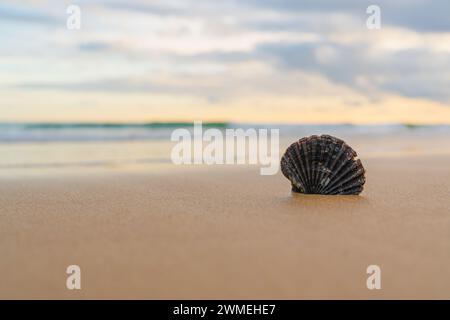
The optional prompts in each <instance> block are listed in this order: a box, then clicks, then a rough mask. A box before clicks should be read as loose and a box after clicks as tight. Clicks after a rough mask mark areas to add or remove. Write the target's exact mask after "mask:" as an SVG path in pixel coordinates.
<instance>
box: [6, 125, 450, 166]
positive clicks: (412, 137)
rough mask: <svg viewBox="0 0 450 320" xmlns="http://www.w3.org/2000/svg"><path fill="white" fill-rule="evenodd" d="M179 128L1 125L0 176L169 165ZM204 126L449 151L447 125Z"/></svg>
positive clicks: (384, 150) (380, 152)
mask: <svg viewBox="0 0 450 320" xmlns="http://www.w3.org/2000/svg"><path fill="white" fill-rule="evenodd" d="M178 128H186V129H188V130H191V131H192V129H193V123H171V122H167V123H161V122H155V123H143V124H135V123H127V124H125V123H120V124H119V123H117V124H115V123H1V124H0V153H1V154H2V157H0V174H1V173H10V174H22V173H24V172H31V171H35V172H36V171H38V172H43V171H48V170H52V171H55V170H56V172H60V171H61V169H82V170H84V169H87V168H103V169H105V168H106V169H114V170H116V169H124V168H132V167H139V168H149V169H152V168H153V169H154V168H158V165H162V164H170V163H171V159H170V153H171V149H172V147H173V146H174V145H175V144H176V143H175V142H171V141H170V137H171V134H172V132H173V131H174V130H175V129H178ZM203 128H204V130H206V129H207V128H218V129H219V130H226V129H237V128H242V129H244V130H245V129H249V128H255V129H279V132H280V153H282V152H283V151H284V149H285V148H286V147H287V146H288V145H289V144H290V143H292V142H293V141H295V140H297V139H299V138H301V137H304V136H308V135H312V134H331V135H334V136H337V137H339V138H342V139H344V140H345V141H346V142H347V143H349V144H350V145H351V146H352V147H353V148H354V149H355V150H356V151H357V152H358V154H359V156H360V158H364V157H377V156H383V157H386V156H393V157H394V156H405V155H408V156H409V155H438V154H449V153H450V125H423V126H417V125H405V124H386V125H351V124H339V125H323V124H315V125H311V124H298V125H292V124H249V123H245V124H241V123H224V122H216V123H203Z"/></svg>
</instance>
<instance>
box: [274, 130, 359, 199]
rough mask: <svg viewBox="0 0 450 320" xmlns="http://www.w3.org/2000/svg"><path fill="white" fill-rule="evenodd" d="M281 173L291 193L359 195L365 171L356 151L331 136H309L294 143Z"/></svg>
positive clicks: (289, 148) (282, 159)
mask: <svg viewBox="0 0 450 320" xmlns="http://www.w3.org/2000/svg"><path fill="white" fill-rule="evenodd" d="M281 171H282V173H283V175H284V176H285V177H286V178H288V179H289V180H290V181H291V184H292V191H294V192H300V193H311V194H333V195H336V194H360V193H361V191H362V190H363V186H364V183H365V181H366V179H365V176H364V174H365V170H364V167H363V165H362V163H361V161H360V160H359V159H357V154H356V152H355V151H354V150H353V149H352V148H351V147H350V146H349V145H347V144H346V143H345V142H344V141H342V140H341V139H338V138H335V137H333V136H330V135H321V136H316V135H313V136H310V137H306V138H302V139H300V140H298V141H296V142H294V143H293V144H291V145H290V146H289V147H288V148H287V150H286V152H285V153H284V155H283V157H282V158H281Z"/></svg>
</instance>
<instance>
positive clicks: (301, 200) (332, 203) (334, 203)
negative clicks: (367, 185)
mask: <svg viewBox="0 0 450 320" xmlns="http://www.w3.org/2000/svg"><path fill="white" fill-rule="evenodd" d="M280 203H281V205H282V206H285V207H286V209H288V212H292V211H293V210H294V212H297V211H296V210H301V212H305V211H306V212H314V213H324V212H333V213H334V212H335V211H343V212H352V213H358V212H359V209H364V208H367V207H368V206H369V205H370V199H369V198H368V197H366V196H364V195H319V194H302V193H296V192H291V193H289V194H287V195H286V196H284V197H282V198H281V199H280Z"/></svg>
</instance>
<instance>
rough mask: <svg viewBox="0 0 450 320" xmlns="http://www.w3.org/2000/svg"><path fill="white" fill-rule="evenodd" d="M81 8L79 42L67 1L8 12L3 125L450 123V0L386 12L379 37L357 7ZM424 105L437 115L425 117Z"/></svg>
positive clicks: (6, 7) (189, 3)
mask: <svg viewBox="0 0 450 320" xmlns="http://www.w3.org/2000/svg"><path fill="white" fill-rule="evenodd" d="M76 3H77V4H78V5H80V7H81V9H82V19H83V20H82V21H83V23H82V29H81V30H79V31H76V32H73V31H69V30H67V29H66V28H65V19H66V17H67V14H66V12H65V8H66V5H67V4H68V3H66V2H64V1H63V2H61V1H52V0H41V1H39V0H35V1H33V0H29V1H10V0H6V1H4V3H2V5H0V18H2V23H3V24H4V25H3V26H2V33H1V34H0V41H1V42H2V47H1V48H0V68H1V70H2V73H1V74H0V91H2V92H3V93H5V92H6V93H12V92H14V94H11V95H8V97H9V98H4V99H3V103H2V104H3V105H4V106H6V107H7V108H8V111H5V110H6V108H1V109H0V121H1V120H2V119H6V118H7V119H14V117H16V118H17V119H19V118H20V119H25V118H27V117H31V118H33V117H35V118H38V117H42V116H43V115H44V114H46V115H47V116H49V114H50V112H55V115H52V116H53V117H56V118H57V117H58V116H59V117H67V115H70V116H71V117H75V116H74V114H77V112H78V117H84V116H85V115H86V114H87V115H88V116H87V119H85V120H89V119H90V118H89V117H92V116H93V114H95V115H96V116H97V114H99V115H103V116H105V114H106V113H105V112H96V111H92V112H90V113H86V108H87V107H86V104H87V105H90V106H91V108H92V110H100V109H101V110H104V108H107V106H108V105H109V106H111V115H110V116H111V117H113V118H117V117H118V118H119V119H120V117H119V115H120V116H123V114H124V113H126V112H125V111H123V110H128V111H129V114H128V117H129V118H132V119H134V120H138V119H139V117H141V116H142V117H143V116H144V115H149V116H150V115H153V116H154V117H159V118H161V119H162V118H164V117H166V118H170V119H178V118H179V119H182V118H183V117H189V115H198V116H202V115H203V117H206V118H208V117H209V118H221V117H222V118H224V119H227V118H238V117H239V115H240V116H245V117H247V118H249V117H250V118H251V113H252V111H251V110H253V111H254V113H258V116H257V118H259V119H260V120H265V119H278V120H283V119H284V120H286V121H287V120H291V119H295V120H296V121H316V120H317V121H319V120H320V121H323V120H324V119H331V121H348V122H351V121H352V119H353V120H354V121H363V122H367V121H368V119H369V118H370V119H372V118H371V117H373V119H372V120H373V121H406V120H411V119H410V118H408V117H410V116H411V115H414V116H415V117H419V116H420V118H417V119H418V120H423V121H425V120H426V121H430V122H432V121H439V120H440V121H444V122H450V117H449V116H448V112H447V111H445V110H446V109H450V107H449V106H450V91H449V90H448V88H449V87H450V75H448V73H446V72H444V70H449V69H450V24H449V21H450V19H448V17H447V16H446V17H445V19H443V18H444V17H443V13H442V11H444V10H446V9H448V7H449V5H447V2H443V1H435V2H431V3H429V2H424V1H421V0H416V1H412V2H411V1H403V0H402V1H398V2H397V1H396V2H395V3H393V2H392V1H385V0H383V1H380V2H379V5H380V7H381V9H382V29H381V30H378V31H371V30H368V29H367V28H366V26H365V19H366V17H367V15H366V12H365V9H366V7H367V5H369V4H372V3H369V2H367V3H366V1H356V0H352V1H350V0H345V1H339V2H337V1H331V0H327V1H325V0H319V1H309V0H307V1H291V0H277V1H275V0H258V1H257V0H242V1H237V0H236V1H234V0H233V1H206V0H195V1H194V0H170V1H138V0H130V1H124V0H123V1H122V0H114V1H113V0H111V1H106V0H105V1H101V0H97V1H85V0H78V1H76ZM448 12H450V11H449V10H447V11H446V13H445V14H446V15H448ZM444 20H445V21H444ZM83 95H86V96H88V97H90V98H89V99H87V100H85V99H83V98H82V97H83ZM46 96H47V99H45V98H44V97H46ZM127 97H128V98H127ZM45 100H48V101H51V104H52V106H46V105H45ZM419 101H420V102H419ZM49 103H50V102H49ZM398 103H407V104H408V105H407V106H403V105H402V106H398V105H396V104H398ZM427 103H428V105H429V106H430V107H429V108H430V110H433V112H434V114H435V115H438V116H436V117H435V118H433V117H430V116H427V117H425V116H424V109H425V108H426V105H427ZM81 104H83V106H84V107H81ZM32 105H33V106H32ZM56 105H58V107H57V106H56ZM77 105H80V106H79V107H77ZM134 106H138V107H134ZM146 108H147V109H146ZM183 108H186V110H184V109H183ZM271 108H275V109H277V112H275V111H273V110H271ZM346 108H347V109H346ZM355 108H356V109H357V110H356V111H355ZM389 108H394V109H395V108H397V109H395V110H392V111H390V112H388V111H387V110H386V109H389ZM404 108H410V110H411V112H410V113H408V112H406V114H404V115H402V112H404V110H405V109H404ZM122 109H123V110H122ZM11 110H12V111H11ZM25 110H27V111H25ZM68 110H70V112H69V111H68ZM77 110H78V111H77ZM89 110H90V109H89ZM137 110H139V111H137ZM143 110H147V111H148V112H147V111H145V112H143ZM169 110H170V111H169ZM193 110H195V112H194V111H193ZM346 110H347V111H346ZM396 110H397V111H396ZM399 110H401V112H399ZM414 110H415V111H414ZM437 110H438V111H437ZM231 111H232V112H231ZM26 112H28V113H27V114H25V113H26ZM190 112H191V113H190ZM297 113H301V114H302V115H303V116H304V117H296V116H293V115H296V114H297ZM82 114H83V115H84V116H82ZM364 114H366V116H364ZM369 115H370V117H369ZM255 117H256V116H255ZM352 117H353V118H352ZM314 119H315V120H314ZM333 119H334V120H333ZM389 119H390V120H389Z"/></svg>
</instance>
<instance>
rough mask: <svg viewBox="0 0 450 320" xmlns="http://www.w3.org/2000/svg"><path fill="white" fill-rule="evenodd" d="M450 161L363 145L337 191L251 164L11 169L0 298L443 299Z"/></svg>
mask: <svg viewBox="0 0 450 320" xmlns="http://www.w3.org/2000/svg"><path fill="white" fill-rule="evenodd" d="M449 163H450V157H449V156H445V155H441V156H416V157H412V156H410V157H407V158H404V157H394V158H371V159H368V160H366V161H364V165H365V167H366V169H367V172H368V173H367V183H366V188H365V190H364V192H363V193H362V194H361V196H332V197H327V196H312V195H299V194H294V195H293V194H291V192H290V187H289V183H288V181H287V180H286V179H285V178H284V177H283V176H282V175H281V173H278V174H277V175H275V176H260V175H259V170H258V168H256V167H249V166H228V167H220V166H213V167H206V166H200V167H182V168H180V167H178V168H176V169H172V168H167V169H166V170H161V171H158V172H145V171H143V172H139V171H138V172H111V173H96V174H87V173H85V174H63V175H45V176H28V177H7V178H4V179H3V180H2V183H1V184H0V208H1V211H0V219H1V223H0V255H1V259H0V274H1V277H2V279H1V281H0V298H2V299H5V298H8V299H17V298H37V299H47V298H57V299H80V298H81V299H88V298H89V299H91V298H96V299H106V298H113V299H116V298H125V299H247V298H251V299H316V298H320V299H322V298H325V299H331V298H333V299H334V298H337V299H348V298H352V299H363V298H364V299H365V298H368V299H380V298H406V299H413V298H414V299H415V298H425V299H431V298H437V299H449V298H450V268H449V267H448V266H449V265H450V241H449V240H450V212H449V208H450V198H449V193H450V185H449V183H448V181H449V179H450V166H449ZM71 264H77V265H79V266H80V267H81V270H82V289H81V290H72V291H70V290H67V289H66V278H67V274H66V268H67V266H68V265H71ZM371 264H376V265H379V266H380V267H381V270H382V289H381V290H368V289H367V287H366V279H367V276H368V275H367V274H366V268H367V266H368V265H371Z"/></svg>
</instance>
